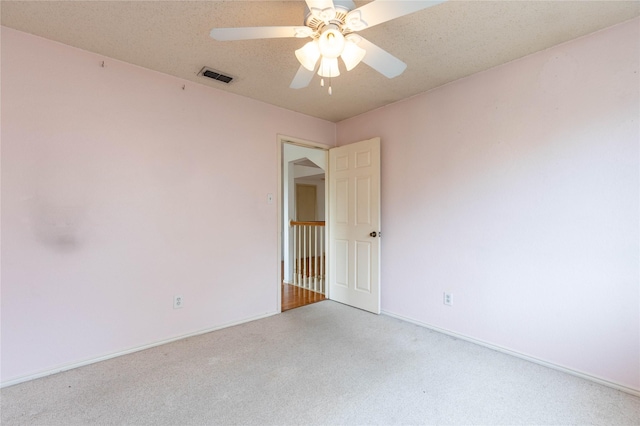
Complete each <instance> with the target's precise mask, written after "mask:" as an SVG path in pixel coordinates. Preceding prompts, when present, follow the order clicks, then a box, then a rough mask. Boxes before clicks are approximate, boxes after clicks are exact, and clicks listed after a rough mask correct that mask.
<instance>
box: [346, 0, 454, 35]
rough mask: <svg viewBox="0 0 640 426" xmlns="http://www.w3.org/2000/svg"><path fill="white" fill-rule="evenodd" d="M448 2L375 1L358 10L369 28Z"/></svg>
mask: <svg viewBox="0 0 640 426" xmlns="http://www.w3.org/2000/svg"><path fill="white" fill-rule="evenodd" d="M445 1H446V0H409V1H407V0H397V1H383V0H375V1H372V2H371V3H367V4H365V5H364V6H362V7H359V8H357V9H356V10H357V11H359V12H360V14H361V17H362V20H363V21H364V22H366V23H367V28H370V27H373V26H374V25H378V24H382V23H383V22H387V21H390V20H392V19H395V18H399V17H401V16H404V15H408V14H410V13H413V12H417V11H419V10H422V9H426V8H428V7H431V6H435V5H437V4H440V3H444V2H445Z"/></svg>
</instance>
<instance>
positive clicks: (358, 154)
mask: <svg viewBox="0 0 640 426" xmlns="http://www.w3.org/2000/svg"><path fill="white" fill-rule="evenodd" d="M329 170H330V174H329V194H330V195H329V248H330V254H329V256H330V263H329V265H330V266H329V297H330V298H331V299H333V300H336V301H338V302H341V303H345V304H347V305H351V306H354V307H356V308H360V309H364V310H367V311H370V312H374V313H376V314H378V313H380V282H379V277H380V238H379V237H378V235H379V233H380V139H379V138H375V139H371V140H367V141H363V142H357V143H354V144H350V145H345V146H341V147H338V148H332V149H330V150H329ZM373 232H375V234H372V233H373ZM371 235H376V236H375V237H374V236H371Z"/></svg>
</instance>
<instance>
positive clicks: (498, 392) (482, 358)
mask: <svg viewBox="0 0 640 426" xmlns="http://www.w3.org/2000/svg"><path fill="white" fill-rule="evenodd" d="M0 395H1V398H2V401H1V404H2V405H1V408H2V414H1V416H2V417H1V420H2V425H19V424H28V425H73V424H81V425H91V424H136V425H206V424H256V425H257V424H259V425H267V424H340V425H345V424H349V425H351V424H491V425H494V424H509V425H512V424H536V425H538V424H545V425H549V424H554V425H555V424H581V425H582V424H599V425H623V424H629V425H631V424H640V398H637V397H634V396H631V395H628V394H625V393H623V392H620V391H617V390H614V389H611V388H608V387H605V386H602V385H598V384H595V383H592V382H589V381H586V380H583V379H580V378H577V377H574V376H571V375H567V374H564V373H561V372H558V371H555V370H551V369H548V368H545V367H542V366H540V365H537V364H533V363H530V362H527V361H524V360H521V359H518V358H514V357H511V356H509V355H505V354H502V353H499V352H495V351H492V350H490V349H486V348H484V347H480V346H477V345H474V344H472V343H469V342H466V341H461V340H456V339H454V338H452V337H449V336H446V335H443V334H439V333H436V332H434V331H430V330H428V329H425V328H421V327H419V326H416V325H413V324H409V323H406V322H402V321H399V320H396V319H394V318H390V317H387V316H384V315H381V316H375V315H372V314H369V313H366V312H363V311H360V310H357V309H353V308H349V307H347V306H343V305H340V304H338V303H334V302H330V301H324V302H320V303H317V304H314V305H309V306H306V307H303V308H299V309H295V310H292V311H288V312H285V313H283V314H281V315H276V316H273V317H270V318H266V319H263V320H259V321H254V322H251V323H247V324H243V325H240V326H236V327H231V328H227V329H224V330H220V331H216V332H213V333H208V334H205V335H201V336H197V337H193V338H189V339H185V340H182V341H178V342H175V343H171V344H168V345H164V346H159V347H156V348H153V349H149V350H146V351H142V352H138V353H135V354H132V355H127V356H123V357H119V358H116V359H113V360H109V361H104V362H101V363H97V364H93V365H90V366H86V367H82V368H78V369H75V370H71V371H68V372H64V373H60V374H57V375H54V376H49V377H46V378H43V379H38V380H34V381H31V382H27V383H23V384H19V385H15V386H12V387H8V388H4V389H2V391H1V392H0Z"/></svg>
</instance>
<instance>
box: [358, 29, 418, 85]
mask: <svg viewBox="0 0 640 426" xmlns="http://www.w3.org/2000/svg"><path fill="white" fill-rule="evenodd" d="M358 46H359V47H361V48H363V49H364V50H366V51H367V53H366V54H365V55H364V58H363V59H362V62H364V63H365V64H367V65H369V66H370V67H371V68H373V69H374V70H376V71H378V72H379V73H380V74H382V75H384V76H385V77H387V78H394V77H397V76H399V75H400V74H402V73H403V72H404V70H405V69H406V68H407V64H405V63H404V62H402V61H401V60H400V59H398V58H396V57H395V56H393V55H392V54H391V53H389V52H387V51H386V50H383V49H382V48H380V47H378V46H376V45H375V44H373V43H371V42H370V41H368V40H365V39H364V38H362V39H361V40H360V42H359V43H358Z"/></svg>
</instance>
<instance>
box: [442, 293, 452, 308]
mask: <svg viewBox="0 0 640 426" xmlns="http://www.w3.org/2000/svg"><path fill="white" fill-rule="evenodd" d="M443 303H444V304H445V305H447V306H453V294H452V293H445V294H444V299H443Z"/></svg>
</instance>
